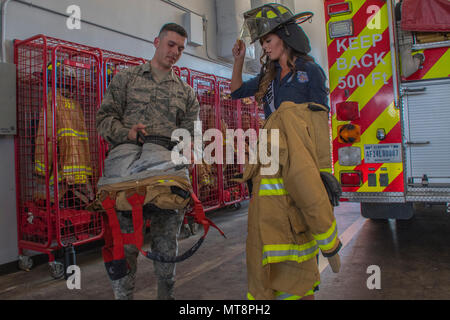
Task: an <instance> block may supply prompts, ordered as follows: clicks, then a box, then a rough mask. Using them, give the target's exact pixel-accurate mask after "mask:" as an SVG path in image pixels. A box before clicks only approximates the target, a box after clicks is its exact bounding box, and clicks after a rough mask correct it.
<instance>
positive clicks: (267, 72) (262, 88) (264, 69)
mask: <svg viewBox="0 0 450 320" xmlns="http://www.w3.org/2000/svg"><path fill="white" fill-rule="evenodd" d="M282 40H283V39H282ZM259 41H260V43H261V46H262V42H263V39H260V40H259ZM283 47H284V49H285V50H286V53H287V65H288V67H289V69H290V70H291V72H292V73H295V72H296V71H297V70H296V66H295V58H296V57H300V58H302V59H303V60H305V61H314V58H313V57H311V56H309V55H307V54H304V53H300V52H298V51H295V50H294V49H292V48H291V47H290V46H289V45H288V44H287V43H286V42H285V41H284V40H283ZM259 61H260V63H261V74H262V75H263V76H262V78H261V80H260V81H259V88H258V91H257V92H256V93H255V99H256V102H258V103H259V104H262V103H263V98H264V96H265V95H266V92H267V89H268V88H269V85H270V83H271V82H272V81H273V79H275V77H276V68H275V61H273V60H270V59H269V57H267V55H266V53H265V52H264V51H263V54H262V55H261V57H260V59H259Z"/></svg>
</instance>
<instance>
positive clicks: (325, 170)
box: [320, 168, 333, 173]
mask: <svg viewBox="0 0 450 320" xmlns="http://www.w3.org/2000/svg"><path fill="white" fill-rule="evenodd" d="M320 172H328V173H333V169H332V168H322V169H320Z"/></svg>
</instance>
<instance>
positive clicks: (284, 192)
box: [259, 189, 288, 196]
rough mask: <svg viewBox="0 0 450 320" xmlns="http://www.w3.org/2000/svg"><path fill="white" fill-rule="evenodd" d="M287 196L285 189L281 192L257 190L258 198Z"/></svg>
mask: <svg viewBox="0 0 450 320" xmlns="http://www.w3.org/2000/svg"><path fill="white" fill-rule="evenodd" d="M286 194H288V192H287V191H286V190H285V189H282V190H259V195H260V196H284V195H286Z"/></svg>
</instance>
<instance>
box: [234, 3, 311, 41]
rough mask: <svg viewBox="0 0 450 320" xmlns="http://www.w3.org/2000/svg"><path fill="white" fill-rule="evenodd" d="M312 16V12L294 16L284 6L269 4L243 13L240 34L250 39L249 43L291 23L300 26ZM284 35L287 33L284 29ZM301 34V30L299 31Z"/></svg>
mask: <svg viewBox="0 0 450 320" xmlns="http://www.w3.org/2000/svg"><path fill="white" fill-rule="evenodd" d="M312 16H313V13H312V12H301V13H298V14H296V15H294V14H292V12H291V11H290V10H289V9H288V8H287V7H285V6H282V5H280V4H277V3H270V4H265V5H263V6H260V7H258V8H255V9H252V10H249V11H247V12H244V25H243V27H242V31H241V34H242V36H244V37H250V39H251V43H253V42H255V41H256V40H258V39H260V38H261V37H263V36H265V35H266V34H269V33H271V32H275V31H276V30H277V29H279V28H282V27H283V26H286V25H289V24H291V23H295V24H297V25H298V24H301V23H303V22H305V21H306V20H309V19H310V18H311V17H312ZM285 29H286V30H285V31H286V34H287V35H289V31H288V30H287V28H285ZM299 29H300V30H301V28H299ZM301 31H302V32H303V30H301Z"/></svg>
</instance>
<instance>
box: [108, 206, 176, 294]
mask: <svg viewBox="0 0 450 320" xmlns="http://www.w3.org/2000/svg"><path fill="white" fill-rule="evenodd" d="M143 212H144V221H145V220H147V219H150V220H151V225H150V241H151V250H152V252H161V253H164V254H166V255H169V256H175V255H177V254H178V241H177V236H178V234H179V231H180V227H181V225H182V222H183V217H184V212H183V210H178V211H177V210H163V209H160V208H158V207H156V206H154V205H153V204H147V205H145V206H144V210H143ZM117 217H118V219H119V224H120V229H121V231H122V233H133V230H134V229H133V221H132V215H131V211H117ZM142 231H143V233H145V224H144V230H142ZM124 251H125V258H126V260H127V263H128V267H129V270H128V274H127V275H126V276H125V277H123V278H121V279H119V280H111V284H112V287H113V292H114V297H115V299H117V300H131V299H133V294H134V287H135V282H136V272H137V257H138V255H139V250H138V249H137V247H136V246H135V245H124ZM153 266H154V268H155V274H156V276H157V278H158V293H157V299H158V300H173V299H174V296H173V290H174V284H175V264H174V263H162V262H158V261H153Z"/></svg>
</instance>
